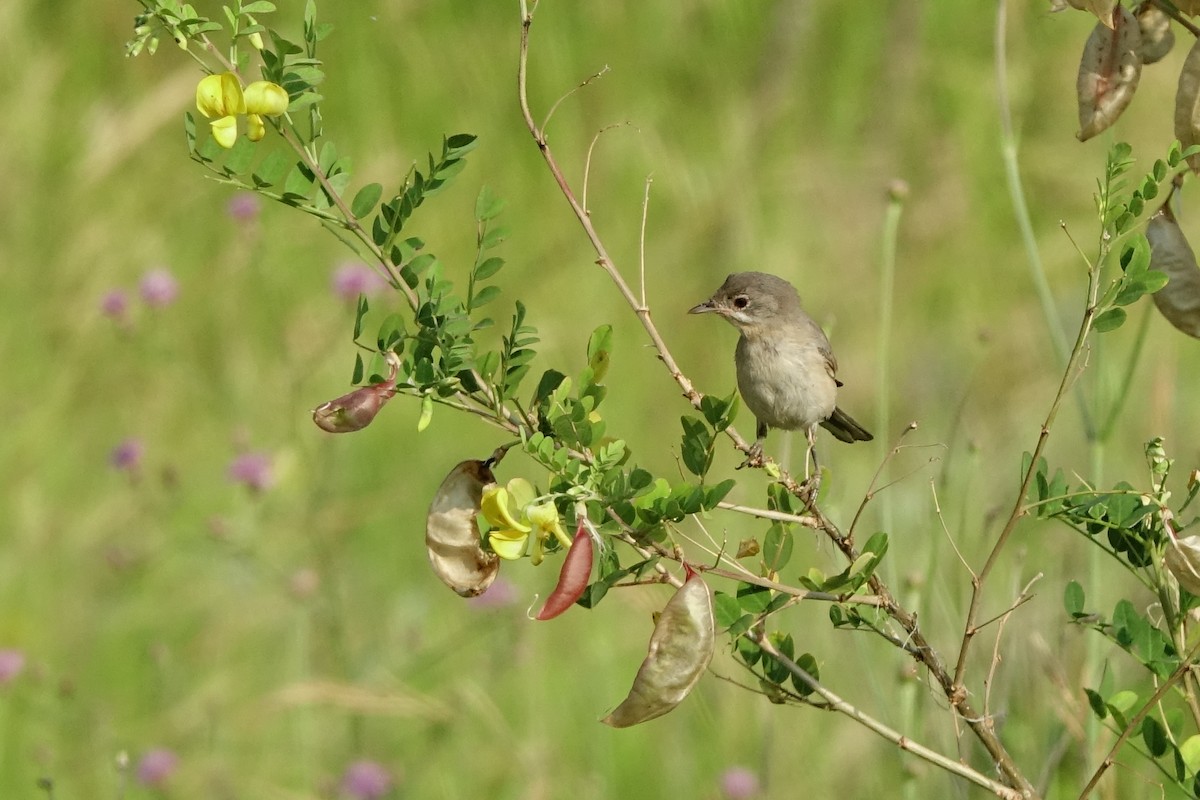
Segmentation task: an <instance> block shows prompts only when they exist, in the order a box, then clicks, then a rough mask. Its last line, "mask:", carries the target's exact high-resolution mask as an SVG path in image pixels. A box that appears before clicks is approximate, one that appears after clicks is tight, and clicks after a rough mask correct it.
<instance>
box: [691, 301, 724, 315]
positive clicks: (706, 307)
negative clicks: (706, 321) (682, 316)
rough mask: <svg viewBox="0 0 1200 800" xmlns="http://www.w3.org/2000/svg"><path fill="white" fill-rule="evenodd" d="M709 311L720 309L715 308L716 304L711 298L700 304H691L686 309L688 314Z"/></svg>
mask: <svg viewBox="0 0 1200 800" xmlns="http://www.w3.org/2000/svg"><path fill="white" fill-rule="evenodd" d="M710 311H720V309H719V308H717V304H716V303H714V302H713V301H712V300H705V301H704V302H703V303H701V304H700V305H698V306H692V307H691V308H689V309H688V313H689V314H707V313H708V312H710Z"/></svg>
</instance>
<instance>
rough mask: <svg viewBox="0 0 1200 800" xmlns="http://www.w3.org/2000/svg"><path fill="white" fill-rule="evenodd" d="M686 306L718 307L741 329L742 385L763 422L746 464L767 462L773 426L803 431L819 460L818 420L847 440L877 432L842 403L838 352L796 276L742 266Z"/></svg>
mask: <svg viewBox="0 0 1200 800" xmlns="http://www.w3.org/2000/svg"><path fill="white" fill-rule="evenodd" d="M688 313H689V314H708V313H712V314H718V315H720V316H722V317H724V318H725V319H726V320H727V321H728V322H729V323H730V324H731V325H733V326H734V327H735V328H737V329H738V331H739V332H740V333H741V337H740V338H739V339H738V343H737V349H736V350H735V351H734V364H735V366H736V367H737V384H738V391H739V392H740V393H741V395H742V401H743V402H744V403H745V404H746V406H747V408H749V409H750V411H751V412H753V414H754V417H755V420H756V422H757V427H756V431H755V433H756V435H757V438H756V439H755V442H754V444H753V446H752V447H751V448H750V451H749V453H748V454H747V456H748V457H747V459H746V462H745V463H744V464H743V465H742V466H748V465H749V466H761V465H762V463H763V456H762V447H763V442H764V440H765V439H766V438H767V432H768V431H769V430H770V429H771V428H779V429H781V430H787V431H795V430H802V431H804V433H805V436H806V437H807V438H808V452H809V453H810V454H811V455H812V458H813V462H814V464H815V463H816V451H815V449H814V445H815V438H814V433H815V429H816V426H817V425H821V426H822V427H823V428H825V429H826V430H828V431H829V432H830V433H832V434H833V435H834V437H836V438H837V439H839V440H841V441H843V442H848V443H854V442H869V441H871V440H872V439H873V438H874V437H873V436H871V434H870V433H869V432H868V431H867V430H866V428H864V427H863V426H862V425H860V424H858V423H857V422H855V421H854V418H853V417H851V416H850V415H849V414H847V413H846V412H845V411H842V409H840V408H838V406H837V389H838V387H839V386H841V385H842V382H841V381H839V380H838V379H837V359H836V358H834V356H833V350H832V349H831V348H830V346H829V339H828V338H826V336H825V332H824V331H822V330H821V327H820V326H819V325H817V323H816V322H814V321H813V319H812V317H810V316H809V315H808V314H806V313H805V312H804V309H803V308H801V306H800V295H799V293H798V292H797V291H796V287H795V286H793V285H792V284H791V283H789V282H788V281H786V280H784V279H783V278H780V277H778V276H776V275H771V274H769V273H766V272H737V273H734V274H732V275H730V276H729V277H728V278H726V279H725V282H724V283H723V284H721V287H720V288H719V289H717V291H716V292H715V293H714V294H713V296H712V297H710V298H709V299H708V300H705V301H704V302H703V303H700V304H699V305H696V306H693V307H692V308H691V309H689V310H688ZM807 471H808V457H807V456H806V457H805V473H806V475H807Z"/></svg>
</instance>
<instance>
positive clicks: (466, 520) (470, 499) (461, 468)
mask: <svg viewBox="0 0 1200 800" xmlns="http://www.w3.org/2000/svg"><path fill="white" fill-rule="evenodd" d="M491 463H492V462H490V461H487V462H485V461H464V462H462V463H461V464H459V465H458V466H456V467H455V468H454V469H453V470H451V472H450V474H449V475H447V476H446V479H445V480H444V481H442V485H441V486H439V487H438V489H437V492H436V493H435V494H434V496H433V502H432V503H430V504H429V516H428V517H427V518H426V520H425V548H426V551H427V552H428V554H429V564H430V566H432V567H433V571H434V573H435V574H436V575H437V576H438V577H439V578H441V579H442V583H444V584H446V585H447V586H449V587H450V588H451V589H453V590H454V591H456V592H458V594H460V595H462V596H463V597H475V596H476V595H480V594H483V593H484V592H485V591H487V588H488V587H489V586H491V585H492V581H494V580H495V579H496V574H497V573H499V571H500V558H499V557H498V556H497V555H496V554H495V553H491V552H488V551H487V550H484V549H483V547H482V546H481V544H480V542H481V540H480V535H479V523H478V522H477V521H476V519H475V517H476V515H477V514H478V513H479V500H480V498H481V497H482V496H483V490H484V489H485V488H486V487H487V486H488V485H489V484H493V483H495V482H496V478H495V476H493V475H492V470H491V467H490V464H491Z"/></svg>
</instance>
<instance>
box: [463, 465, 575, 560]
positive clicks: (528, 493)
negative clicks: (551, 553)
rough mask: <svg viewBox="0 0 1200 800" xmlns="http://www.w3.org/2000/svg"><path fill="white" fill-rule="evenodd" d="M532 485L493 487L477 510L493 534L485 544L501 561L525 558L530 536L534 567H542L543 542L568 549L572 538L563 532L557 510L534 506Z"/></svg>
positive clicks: (516, 481)
mask: <svg viewBox="0 0 1200 800" xmlns="http://www.w3.org/2000/svg"><path fill="white" fill-rule="evenodd" d="M536 499H537V498H536V496H535V492H534V489H533V486H532V484H530V483H529V481H527V480H525V479H524V478H513V479H512V480H511V481H509V482H508V485H507V486H492V487H489V488H487V489H484V491H483V499H482V500H481V502H480V510H481V511H482V512H483V516H484V518H485V519H486V520H487V521H488V524H489V525H490V526H491V528H492V530H491V532H490V533H488V544H490V545H491V547H492V550H493V551H494V552H495V553H496V555H498V556H500V557H501V558H505V559H509V560H513V559H517V558H520V557H521V556H523V555H525V550H526V548H527V546H528V544H529V539H530V535H531V534H532V537H533V552H532V553H531V554H530V560H531V561H532V562H533V565H534V566H537V565H538V564H540V563H542V553H543V551H544V547H545V543H546V540H547V539H549V538H550V537H551V536H553V537H555V538H556V539H558V541H559V542H560V543H562V546H563V547H570V546H571V538H570V537H569V536H567V532H566V531H565V530H563V526H562V520H561V519H560V518H559V516H558V509H556V508H555V507H554V503H552V502H550V501H546V502H542V503H535V502H534V500H536Z"/></svg>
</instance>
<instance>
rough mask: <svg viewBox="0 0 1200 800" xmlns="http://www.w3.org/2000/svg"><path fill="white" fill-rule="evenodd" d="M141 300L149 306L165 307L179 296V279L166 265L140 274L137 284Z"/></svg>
mask: <svg viewBox="0 0 1200 800" xmlns="http://www.w3.org/2000/svg"><path fill="white" fill-rule="evenodd" d="M138 291H139V292H140V293H141V295H142V300H144V301H146V305H148V306H150V307H151V308H166V307H167V306H169V305H171V303H174V302H175V298H177V297H179V281H177V280H175V276H174V275H172V274H171V272H170V270H168V269H167V268H166V267H157V268H155V269H152V270H150V271H149V272H147V273H146V274H145V275H143V276H142V282H141V283H140V284H139V285H138Z"/></svg>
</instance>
